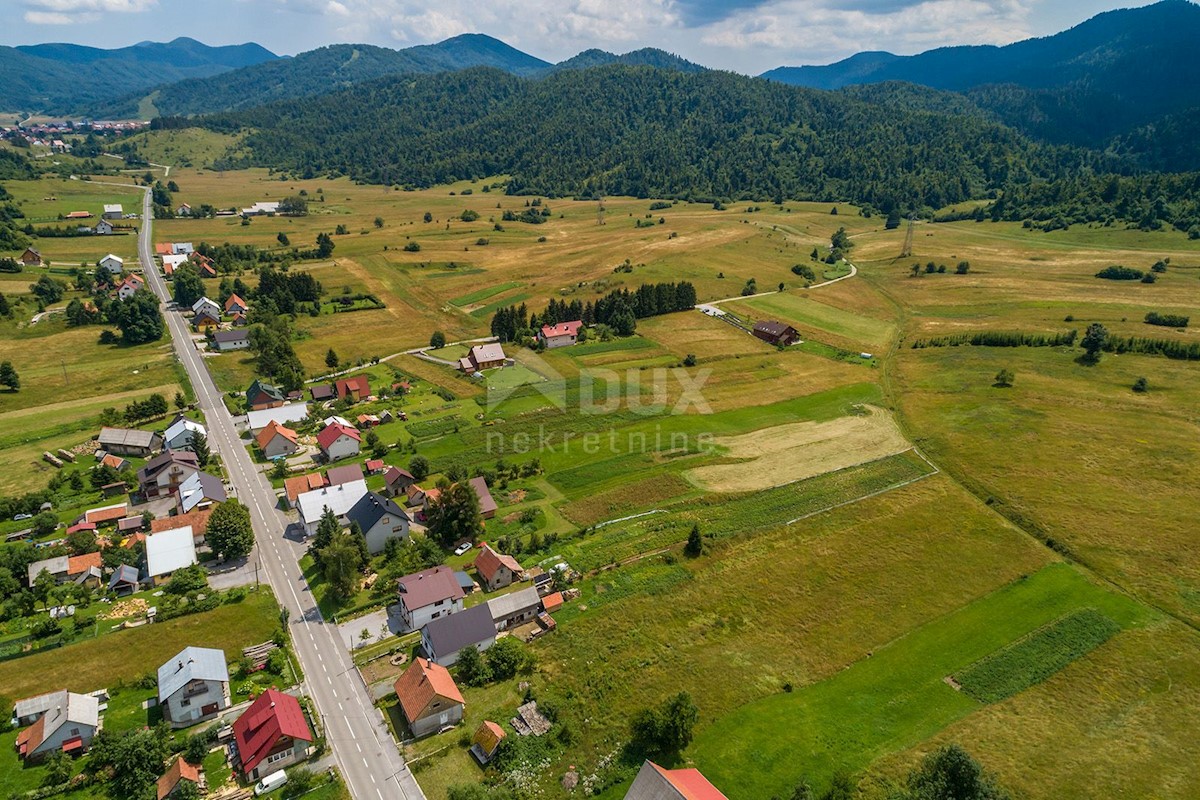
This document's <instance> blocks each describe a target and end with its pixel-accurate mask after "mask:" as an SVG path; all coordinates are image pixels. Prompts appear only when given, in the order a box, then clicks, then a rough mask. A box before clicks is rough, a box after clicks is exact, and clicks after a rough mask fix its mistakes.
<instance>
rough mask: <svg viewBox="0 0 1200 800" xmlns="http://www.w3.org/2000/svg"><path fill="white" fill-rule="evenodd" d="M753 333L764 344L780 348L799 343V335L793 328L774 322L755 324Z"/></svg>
mask: <svg viewBox="0 0 1200 800" xmlns="http://www.w3.org/2000/svg"><path fill="white" fill-rule="evenodd" d="M753 333H754V335H755V336H756V337H758V338H759V339H762V340H763V341H764V342H767V343H768V344H773V345H776V346H780V347H787V346H789V345H793V344H795V343H796V342H798V341H800V333H799V332H798V331H797V330H796V329H795V328H793V327H792V326H791V325H787V324H784V323H782V322H776V321H775V320H763V321H762V322H756V323H755V324H754V330H753Z"/></svg>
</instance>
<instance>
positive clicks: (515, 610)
mask: <svg viewBox="0 0 1200 800" xmlns="http://www.w3.org/2000/svg"><path fill="white" fill-rule="evenodd" d="M541 604H542V598H541V597H539V596H538V593H537V589H535V588H533V587H532V586H527V587H525V588H524V589H521V590H520V591H516V592H509V593H508V594H503V595H500V596H499V597H493V598H492V599H491V600H488V601H487V607H488V610H489V611H490V612H491V613H492V619H493V620H501V619H507V618H508V617H511V616H512V615H513V614H519V613H520V612H522V611H525V610H526V609H530V608H536V607H537V606H540V605H541Z"/></svg>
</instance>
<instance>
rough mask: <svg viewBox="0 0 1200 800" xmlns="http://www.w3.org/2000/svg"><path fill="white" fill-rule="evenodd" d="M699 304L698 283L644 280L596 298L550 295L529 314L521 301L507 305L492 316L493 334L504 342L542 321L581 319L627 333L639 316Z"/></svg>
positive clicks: (525, 336)
mask: <svg viewBox="0 0 1200 800" xmlns="http://www.w3.org/2000/svg"><path fill="white" fill-rule="evenodd" d="M695 305H696V287H695V286H693V285H692V284H691V283H690V282H688V281H681V282H679V283H643V284H642V285H641V286H639V287H638V288H637V289H636V290H635V291H632V292H631V291H629V290H628V289H617V290H614V291H612V292H609V293H608V294H607V295H605V296H604V297H601V298H599V299H598V300H596V301H595V302H592V301H590V300H589V301H588V302H586V303H584V302H583V301H581V300H571V301H570V302H568V301H566V300H558V299H551V300H550V302H549V304H548V305H547V306H546V309H545V310H544V311H543V312H542V313H541V314H540V315H539V314H530V313H529V309H528V308H527V307H526V306H525V304H524V303H522V304H521V305H519V306H505V307H503V308H499V309H497V310H496V313H495V314H494V315H493V316H492V325H491V328H492V335H493V336H496V337H498V338H499V339H500V341H502V342H514V341H519V340H521V339H528V338H530V337H532V336H533V334H534V331H537V330H538V329H539V328H541V327H542V326H543V325H557V324H558V323H560V322H572V321H574V320H580V321H581V322H583V324H584V325H608V326H609V327H611V328H613V329H614V330H615V331H616V332H617V333H618V334H619V335H621V336H628V335H630V334H632V333H633V332H634V329H635V328H636V327H637V320H639V319H645V318H647V317H655V316H658V315H659V314H670V313H671V312H674V311H686V310H689V309H691V308H694V307H695Z"/></svg>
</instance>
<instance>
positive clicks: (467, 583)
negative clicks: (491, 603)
mask: <svg viewBox="0 0 1200 800" xmlns="http://www.w3.org/2000/svg"><path fill="white" fill-rule="evenodd" d="M454 579H455V580H457V581H458V585H459V587H460V588H461V589H462V590H463V592H465V593H467V594H470V593H471V592H473V591H475V579H474V578H472V577H471V576H470V575H468V574H467V573H465V572H463V571H462V570H458V571H457V572H455V573H454Z"/></svg>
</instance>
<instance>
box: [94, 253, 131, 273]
mask: <svg viewBox="0 0 1200 800" xmlns="http://www.w3.org/2000/svg"><path fill="white" fill-rule="evenodd" d="M100 269H103V270H105V271H107V272H108V274H109V275H120V274H121V273H122V272H124V271H125V259H123V258H121V257H120V256H115V255H113V254H112V253H109V254H108V255H106V256H105V257H104V258H102V259H100Z"/></svg>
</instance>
